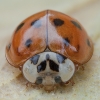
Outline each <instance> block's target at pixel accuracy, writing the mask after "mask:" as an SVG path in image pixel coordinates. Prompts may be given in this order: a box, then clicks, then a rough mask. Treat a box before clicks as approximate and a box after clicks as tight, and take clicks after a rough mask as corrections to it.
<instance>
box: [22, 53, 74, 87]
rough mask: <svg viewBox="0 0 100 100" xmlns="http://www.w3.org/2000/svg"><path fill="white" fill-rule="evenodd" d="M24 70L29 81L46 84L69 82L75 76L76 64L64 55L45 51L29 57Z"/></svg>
mask: <svg viewBox="0 0 100 100" xmlns="http://www.w3.org/2000/svg"><path fill="white" fill-rule="evenodd" d="M22 71H23V75H24V77H25V78H26V79H27V80H28V81H29V82H31V83H34V84H43V85H44V86H46V85H55V84H58V83H61V82H64V83H65V82H67V81H68V80H69V79H70V78H71V77H72V76H73V74H74V72H75V66H74V63H73V62H72V61H71V60H70V59H68V58H66V57H64V56H62V55H59V54H57V53H54V52H43V53H40V54H37V55H35V56H33V57H31V58H30V59H28V60H27V61H26V62H25V63H24V65H23V70H22Z"/></svg>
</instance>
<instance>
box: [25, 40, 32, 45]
mask: <svg viewBox="0 0 100 100" xmlns="http://www.w3.org/2000/svg"><path fill="white" fill-rule="evenodd" d="M31 43H32V40H31V39H28V40H27V41H26V42H25V45H26V47H30V45H31Z"/></svg>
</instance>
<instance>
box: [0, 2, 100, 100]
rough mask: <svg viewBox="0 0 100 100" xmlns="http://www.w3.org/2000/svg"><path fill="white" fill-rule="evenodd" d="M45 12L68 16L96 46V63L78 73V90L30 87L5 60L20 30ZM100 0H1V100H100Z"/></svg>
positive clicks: (93, 60) (93, 59) (70, 87)
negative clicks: (14, 34) (26, 21)
mask: <svg viewBox="0 0 100 100" xmlns="http://www.w3.org/2000/svg"><path fill="white" fill-rule="evenodd" d="M44 9H53V10H58V11H61V12H63V13H66V14H68V15H70V16H72V17H74V18H76V19H77V20H79V22H80V23H81V24H82V25H83V26H84V27H85V29H86V31H87V32H88V34H89V36H90V37H91V39H92V40H93V43H94V54H93V57H92V59H91V60H90V61H89V62H88V63H87V64H85V65H84V66H85V70H84V71H82V70H80V71H78V72H77V73H76V74H75V75H74V77H73V79H74V81H75V85H74V86H71V85H69V86H67V87H66V88H59V89H58V90H56V91H55V92H51V93H46V92H45V91H43V90H42V89H37V88H35V89H34V88H32V87H26V83H27V81H26V80H25V79H24V78H23V76H22V75H21V74H20V73H21V72H20V71H19V69H16V68H14V67H12V66H10V65H9V64H8V63H7V61H6V59H5V45H6V44H7V43H8V40H9V39H10V37H11V34H12V32H13V31H14V29H15V28H16V26H17V25H18V24H19V23H20V22H21V21H22V20H23V19H25V18H27V17H28V16H30V15H32V14H33V13H36V12H38V11H41V10H44ZM99 10H100V0H10V1H9V0H8V1H7V0H1V1H0V100H11V99H12V100H47V99H48V100H99V99H100V11H99Z"/></svg>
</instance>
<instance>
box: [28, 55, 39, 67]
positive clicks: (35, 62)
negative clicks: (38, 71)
mask: <svg viewBox="0 0 100 100" xmlns="http://www.w3.org/2000/svg"><path fill="white" fill-rule="evenodd" d="M39 57H40V55H35V56H33V57H32V58H30V60H31V63H33V64H34V65H36V64H37V63H38V60H39Z"/></svg>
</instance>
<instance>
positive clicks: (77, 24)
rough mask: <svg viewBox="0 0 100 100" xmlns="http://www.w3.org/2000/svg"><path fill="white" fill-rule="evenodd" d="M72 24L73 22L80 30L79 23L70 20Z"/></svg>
mask: <svg viewBox="0 0 100 100" xmlns="http://www.w3.org/2000/svg"><path fill="white" fill-rule="evenodd" d="M71 22H72V24H74V25H75V26H76V27H77V28H79V29H80V30H82V28H81V26H80V25H79V23H77V22H75V21H71Z"/></svg>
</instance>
